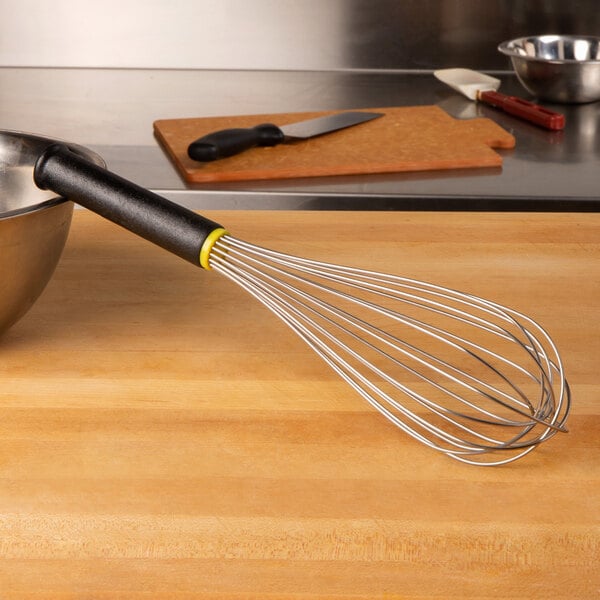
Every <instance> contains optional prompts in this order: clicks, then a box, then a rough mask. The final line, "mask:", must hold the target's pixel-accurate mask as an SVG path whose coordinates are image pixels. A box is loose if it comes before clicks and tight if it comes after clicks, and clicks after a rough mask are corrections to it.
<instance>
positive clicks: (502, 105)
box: [433, 69, 565, 131]
mask: <svg viewBox="0 0 600 600" xmlns="http://www.w3.org/2000/svg"><path fill="white" fill-rule="evenodd" d="M433 74H434V75H435V77H436V78H437V79H439V80H440V81H441V82H443V83H445V84H446V85H449V86H450V87H451V88H452V89H453V90H456V91H457V92H460V93H461V94H463V95H464V96H466V97H467V98H469V100H478V101H479V102H484V103H485V104H489V105H490V106H493V107H495V108H499V109H501V110H503V111H504V112H506V113H509V114H511V115H513V116H515V117H518V118H520V119H523V120H524V121H529V122H530V123H534V124H535V125H538V126H540V127H544V128H546V129H551V130H554V131H556V130H559V129H564V126H565V116H564V115H562V114H561V113H557V112H555V111H553V110H549V109H547V108H544V107H543V106H539V105H538V104H534V103H533V102H529V101H528V100H524V99H523V98H517V97H515V96H507V95H506V94H502V93H500V92H498V91H497V90H498V88H499V87H500V80H499V79H496V78H495V77H490V76H489V75H485V74H483V73H478V72H477V71H472V70H471V69H439V70H437V71H434V72H433Z"/></svg>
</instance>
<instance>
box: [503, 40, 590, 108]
mask: <svg viewBox="0 0 600 600" xmlns="http://www.w3.org/2000/svg"><path fill="white" fill-rule="evenodd" d="M498 50H499V51H500V52H502V54H505V55H506V56H508V57H510V59H511V61H512V65H513V68H514V70H515V72H516V74H517V77H518V79H519V81H520V82H521V84H522V85H523V87H524V88H525V89H526V90H527V91H528V92H530V93H531V94H533V95H534V96H535V97H537V98H539V99H540V100H548V101H550V102H561V103H566V104H569V103H582V102H594V101H596V100H599V99H600V37H591V36H575V35H539V36H531V37H523V38H518V39H515V40H510V41H508V42H502V44H500V45H499V46H498Z"/></svg>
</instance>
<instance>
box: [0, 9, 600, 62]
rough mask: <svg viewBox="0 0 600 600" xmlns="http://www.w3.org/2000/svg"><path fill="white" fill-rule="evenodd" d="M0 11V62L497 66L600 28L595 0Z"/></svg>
mask: <svg viewBox="0 0 600 600" xmlns="http://www.w3.org/2000/svg"><path fill="white" fill-rule="evenodd" d="M8 5H10V6H8ZM0 7H2V8H4V10H3V15H2V19H1V20H0V66H33V67H47V66H49V67H117V68H123V67H139V68H183V69H185V68H193V69H196V68H200V69H267V70H268V69H293V70H331V69H424V70H430V69H433V68H436V67H442V66H456V65H461V66H465V67H472V68H478V69H487V70H501V69H505V68H507V66H508V65H507V62H506V60H505V59H504V58H503V57H502V56H500V55H499V54H498V53H497V51H496V46H497V44H498V43H499V42H501V41H502V40H505V39H509V38H512V37H518V36H521V35H527V34H539V33H553V32H554V33H579V34H591V35H599V34H600V11H599V10H598V8H599V1H598V0H569V1H565V0H171V1H170V2H164V1H163V0H103V1H102V2H98V1H96V2H81V1H80V0H54V1H53V2H45V1H44V0H20V2H8V1H3V0H0Z"/></svg>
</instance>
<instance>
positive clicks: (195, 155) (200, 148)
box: [188, 123, 285, 162]
mask: <svg viewBox="0 0 600 600" xmlns="http://www.w3.org/2000/svg"><path fill="white" fill-rule="evenodd" d="M284 138H285V135H284V134H283V131H281V129H279V127H277V125H273V124H272V123H263V124H262V125H257V126H256V127H249V128H247V129H243V128H235V129H222V130H221V131H215V132H214V133H209V134H208V135H205V136H204V137H201V138H198V139H197V140H196V141H195V142H192V143H191V144H190V145H189V146H188V156H189V157H190V158H191V159H192V160H197V161H200V162H210V161H213V160H218V159H219V158H225V157H227V156H234V155H235V154H239V153H240V152H243V151H244V150H249V149H250V148H254V146H276V145H277V144H281V142H283V140H284Z"/></svg>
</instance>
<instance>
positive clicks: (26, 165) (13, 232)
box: [0, 130, 104, 334]
mask: <svg viewBox="0 0 600 600" xmlns="http://www.w3.org/2000/svg"><path fill="white" fill-rule="evenodd" d="M55 141H56V140H52V139H49V138H44V137H39V136H35V135H30V134H25V133H20V132H16V131H2V130H0V334H2V333H3V332H4V331H6V330H7V329H8V328H9V327H10V326H11V325H12V324H14V323H15V322H16V321H17V320H18V319H20V318H21V317H22V316H23V315H24V314H25V313H26V312H27V311H28V310H29V309H30V308H31V306H32V305H33V303H34V302H35V301H36V299H37V298H38V296H39V295H40V294H41V293H42V291H43V290H44V288H45V287H46V284H47V283H48V281H49V279H50V277H51V276H52V273H53V272H54V269H55V267H56V265H57V263H58V260H59V258H60V255H61V253H62V250H63V247H64V245H65V241H66V239H67V235H68V233H69V227H70V224H71V216H72V214H73V203H72V202H68V201H66V200H64V199H63V198H57V197H56V195H55V194H53V193H51V192H44V191H42V190H40V189H39V188H38V187H37V186H36V185H35V183H34V182H33V167H34V165H35V162H36V160H37V158H38V156H39V155H40V154H41V153H42V152H43V151H44V149H45V148H46V147H47V146H49V145H50V144H53V143H55ZM69 146H70V147H71V148H72V149H74V150H75V151H77V152H78V153H81V154H83V155H84V156H87V157H88V158H89V159H91V160H92V161H93V162H95V163H97V164H100V165H102V166H104V162H103V161H102V159H101V158H100V157H99V156H98V155H97V154H95V153H93V152H91V151H90V150H87V149H85V148H82V147H81V146H76V145H73V144H69Z"/></svg>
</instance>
